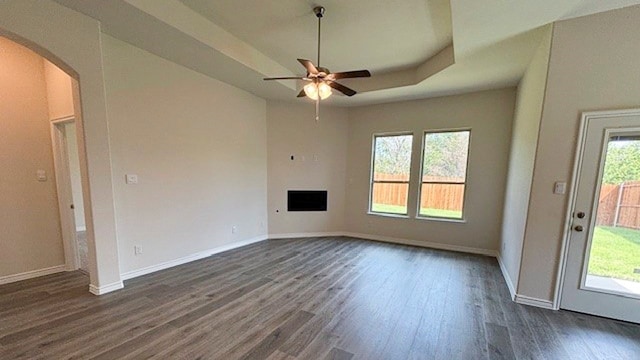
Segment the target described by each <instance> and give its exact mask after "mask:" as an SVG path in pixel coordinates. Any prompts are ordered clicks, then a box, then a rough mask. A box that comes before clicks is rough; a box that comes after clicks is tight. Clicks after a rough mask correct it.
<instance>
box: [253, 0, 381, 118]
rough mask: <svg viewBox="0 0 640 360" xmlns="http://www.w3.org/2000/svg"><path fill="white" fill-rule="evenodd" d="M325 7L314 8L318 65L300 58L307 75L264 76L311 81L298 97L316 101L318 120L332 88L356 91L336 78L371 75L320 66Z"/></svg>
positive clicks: (369, 74) (351, 94) (367, 72)
mask: <svg viewBox="0 0 640 360" xmlns="http://www.w3.org/2000/svg"><path fill="white" fill-rule="evenodd" d="M324 10H325V9H324V7H322V6H316V7H314V8H313V12H314V13H315V14H316V17H317V18H318V61H317V64H318V65H317V66H316V65H314V64H313V63H312V62H311V61H310V60H305V59H298V62H300V64H302V66H304V68H305V69H306V70H307V75H306V76H283V77H270V78H264V80H303V81H306V82H309V83H308V84H307V85H305V86H304V87H303V89H302V90H301V91H300V93H299V94H298V97H304V96H305V95H306V96H307V97H309V98H311V99H313V100H315V101H316V121H317V120H318V119H319V110H320V100H324V99H326V98H328V97H329V96H331V93H332V90H331V89H335V90H338V91H339V92H341V93H343V94H345V95H347V96H353V95H355V94H356V91H355V90H353V89H350V88H348V87H346V86H344V85H342V84H340V83H338V82H337V81H336V80H339V79H347V78H361V77H370V76H371V73H370V72H369V70H356V71H344V72H337V73H332V72H331V71H329V69H327V68H325V67H321V66H320V33H321V29H322V27H321V26H322V17H323V16H324Z"/></svg>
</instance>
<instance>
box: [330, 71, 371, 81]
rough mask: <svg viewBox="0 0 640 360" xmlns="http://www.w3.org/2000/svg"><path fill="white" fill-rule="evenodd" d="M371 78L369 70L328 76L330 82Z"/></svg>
mask: <svg viewBox="0 0 640 360" xmlns="http://www.w3.org/2000/svg"><path fill="white" fill-rule="evenodd" d="M362 77H371V73H370V72H369V70H356V71H343V72H338V73H332V74H329V75H327V77H326V78H327V79H329V80H338V79H347V78H362Z"/></svg>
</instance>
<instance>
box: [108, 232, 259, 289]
mask: <svg viewBox="0 0 640 360" xmlns="http://www.w3.org/2000/svg"><path fill="white" fill-rule="evenodd" d="M267 239H268V237H267V236H266V235H264V236H258V237H254V238H251V239H247V240H243V241H238V242H234V243H231V244H227V245H223V246H219V247H216V248H213V249H208V250H204V251H200V252H197V253H195V254H191V255H187V256H184V257H181V258H178V259H174V260H169V261H165V262H163V263H160V264H155V265H151V266H147V267H144V268H141V269H136V270H131V271H127V272H125V273H122V274H120V277H121V278H122V280H129V279H133V278H136V277H138V276H142V275H147V274H151V273H153V272H156V271H160V270H164V269H168V268H172V267H174V266H178V265H182V264H186V263H189V262H192V261H196V260H200V259H204V258H206V257H209V256H211V255H214V254H218V253H221V252H225V251H229V250H232V249H235V248H239V247H242V246H247V245H250V244H253V243H257V242H260V241H264V240H267Z"/></svg>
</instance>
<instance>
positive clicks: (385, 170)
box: [373, 135, 413, 181]
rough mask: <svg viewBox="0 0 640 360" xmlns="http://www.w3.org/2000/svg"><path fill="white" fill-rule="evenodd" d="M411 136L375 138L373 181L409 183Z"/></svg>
mask: <svg viewBox="0 0 640 360" xmlns="http://www.w3.org/2000/svg"><path fill="white" fill-rule="evenodd" d="M412 141H413V136H412V135H393V136H376V138H375V144H374V151H375V153H374V164H373V180H375V181H379V180H395V181H409V169H410V167H411V143H412Z"/></svg>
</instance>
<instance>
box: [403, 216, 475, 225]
mask: <svg viewBox="0 0 640 360" xmlns="http://www.w3.org/2000/svg"><path fill="white" fill-rule="evenodd" d="M416 219H418V220H427V221H441V222H450V223H457V224H466V223H467V220H465V219H451V218H442V217H433V216H416Z"/></svg>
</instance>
